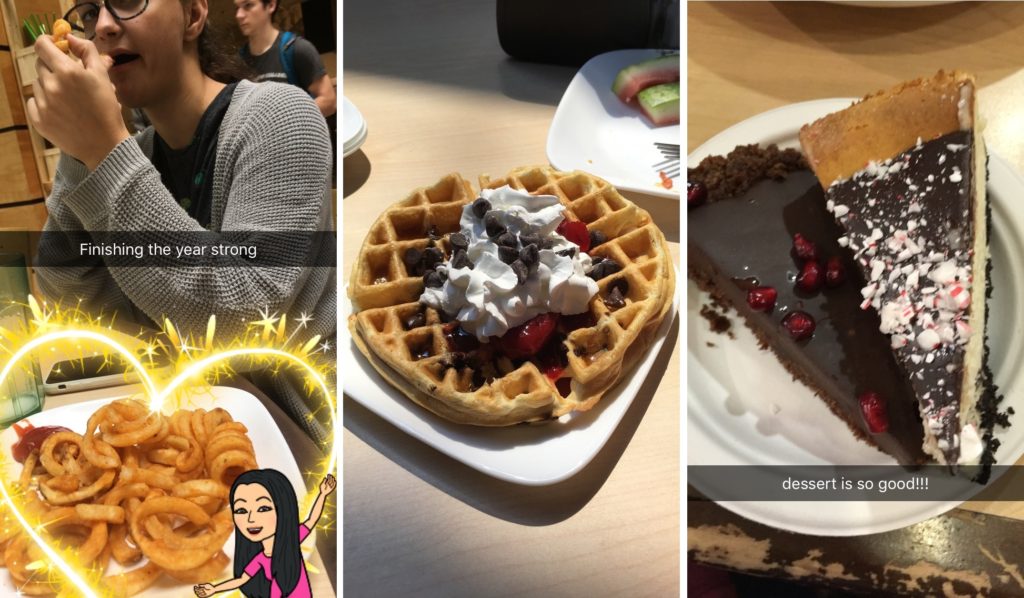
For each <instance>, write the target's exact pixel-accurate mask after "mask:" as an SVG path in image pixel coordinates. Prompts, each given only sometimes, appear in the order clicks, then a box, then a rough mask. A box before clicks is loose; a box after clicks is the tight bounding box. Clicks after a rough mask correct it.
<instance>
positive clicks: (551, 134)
mask: <svg viewBox="0 0 1024 598" xmlns="http://www.w3.org/2000/svg"><path fill="white" fill-rule="evenodd" d="M673 52H674V50H673ZM663 53H665V51H662V50H617V51H615V52H608V53H606V54H601V55H600V56H595V57H594V58H591V59H590V60H589V61H587V63H586V64H584V65H583V68H581V69H580V70H579V72H578V73H576V76H575V77H573V79H572V82H570V83H569V87H568V88H566V90H565V94H564V95H563V96H562V101H561V102H559V103H558V109H557V110H556V111H555V117H554V119H552V121H551V128H550V129H549V130H548V146H547V153H548V160H549V161H550V162H551V165H552V166H554V167H555V168H557V169H558V170H583V171H586V172H591V173H593V174H595V175H597V176H599V177H601V178H603V179H605V180H607V181H608V182H609V183H611V184H612V185H615V186H616V187H618V188H619V189H625V190H627V191H639V192H641V193H650V194H651V195H658V196H661V197H668V198H671V199H679V186H680V185H681V178H680V177H679V176H677V177H675V178H674V179H672V182H673V185H672V189H665V187H663V186H662V184H661V179H660V178H659V177H658V172H657V170H655V169H654V165H655V164H658V163H660V162H662V161H663V160H664V159H665V157H664V156H662V155H661V152H659V151H658V149H657V148H656V147H655V146H654V144H655V142H658V143H675V144H677V145H679V144H680V142H681V140H682V134H681V133H680V129H679V125H670V126H665V127H655V126H654V125H652V124H651V123H650V122H649V121H648V120H647V119H646V118H645V117H644V115H643V114H642V113H641V112H640V109H639V108H637V107H635V106H627V105H626V104H624V103H622V101H621V100H620V99H619V98H618V96H616V95H615V94H614V93H612V82H614V81H615V76H616V75H618V74H619V71H620V70H622V69H624V68H626V67H627V66H629V65H631V64H636V63H638V62H642V61H644V60H647V59H650V58H656V57H658V56H660V55H662V54H663ZM676 53H677V54H678V52H676ZM681 172H682V170H681V169H680V173H681Z"/></svg>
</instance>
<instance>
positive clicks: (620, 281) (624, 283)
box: [608, 278, 629, 297]
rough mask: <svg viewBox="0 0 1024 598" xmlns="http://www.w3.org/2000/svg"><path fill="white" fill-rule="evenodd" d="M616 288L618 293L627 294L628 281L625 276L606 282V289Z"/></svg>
mask: <svg viewBox="0 0 1024 598" xmlns="http://www.w3.org/2000/svg"><path fill="white" fill-rule="evenodd" d="M612 289H618V290H619V294H620V295H622V296H623V297H625V296H626V295H628V294H629V281H628V280H626V279H625V278H616V279H615V280H613V281H611V282H609V283H608V290H609V291H610V290H612Z"/></svg>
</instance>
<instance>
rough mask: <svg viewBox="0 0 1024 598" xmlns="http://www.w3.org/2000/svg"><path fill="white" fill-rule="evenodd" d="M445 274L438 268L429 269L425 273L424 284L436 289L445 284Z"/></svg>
mask: <svg viewBox="0 0 1024 598" xmlns="http://www.w3.org/2000/svg"><path fill="white" fill-rule="evenodd" d="M444 279H445V277H444V276H441V273H440V272H438V271H437V270H427V273H426V274H424V275H423V284H424V285H425V286H427V287H429V288H432V289H436V288H438V287H441V286H444Z"/></svg>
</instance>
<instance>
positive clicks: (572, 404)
mask: <svg viewBox="0 0 1024 598" xmlns="http://www.w3.org/2000/svg"><path fill="white" fill-rule="evenodd" d="M506 184H507V185H510V186H512V187H514V188H517V189H522V190H525V191H527V192H529V193H532V194H535V195H554V196H557V197H558V198H559V200H560V201H561V203H562V204H563V205H564V206H565V207H566V218H568V219H570V220H580V221H583V222H584V223H586V225H587V227H588V229H589V230H590V231H595V230H597V231H601V232H602V233H604V234H605V236H606V237H607V241H605V242H603V243H601V244H600V245H598V246H597V247H594V248H591V250H590V251H589V252H588V253H589V254H590V255H591V256H592V257H595V256H600V257H604V258H610V259H614V260H615V261H616V262H618V263H619V264H620V265H621V266H622V269H621V271H619V272H617V273H615V274H612V275H609V276H606V277H604V278H602V279H600V280H598V281H597V284H598V288H599V291H598V293H597V295H595V296H594V297H593V298H592V299H591V301H590V304H589V314H590V318H589V319H588V318H586V317H583V318H579V317H575V318H574V321H575V322H580V321H587V323H586V325H584V326H583V327H576V328H574V329H572V330H566V331H565V333H566V336H565V338H564V340H563V342H562V344H563V346H564V348H565V351H566V354H565V357H564V358H563V359H564V360H565V361H567V364H565V366H566V367H565V369H564V371H563V372H562V373H561V374H560V376H559V378H558V379H555V380H552V379H550V378H549V377H548V376H547V375H545V374H544V373H543V372H542V371H541V370H540V369H539V368H538V367H537V365H535V364H534V363H532V362H530V361H521V360H511V359H509V358H508V357H506V356H504V355H502V354H501V352H500V351H499V350H497V349H496V347H495V345H496V343H493V342H492V343H485V344H482V345H481V346H480V349H479V350H476V351H474V352H472V353H470V354H469V355H464V354H460V353H452V352H450V351H449V349H448V343H447V341H446V339H445V324H446V322H445V319H446V316H445V315H444V314H443V313H440V312H437V311H436V310H434V309H432V308H428V307H424V306H421V305H420V303H419V297H420V295H421V294H422V292H423V288H424V286H423V279H422V277H421V276H417V275H413V274H410V273H409V272H408V271H407V269H406V266H405V264H404V263H403V260H402V256H403V255H404V254H405V251H406V250H407V249H409V248H410V247H414V248H417V249H419V250H423V249H425V248H426V247H427V246H428V244H429V243H430V239H429V235H430V234H433V235H434V237H435V238H438V239H439V240H438V241H437V246H438V247H440V248H441V250H442V251H443V252H444V254H445V259H446V260H447V259H448V258H449V257H450V255H451V247H450V246H449V245H448V241H447V235H448V234H449V233H452V232H458V231H459V228H460V227H459V219H460V217H461V215H462V210H463V207H464V206H465V205H466V204H467V203H470V202H472V201H473V200H474V199H475V198H476V197H477V193H476V191H474V190H473V188H472V186H471V185H470V184H469V183H468V182H467V181H466V180H465V179H463V178H462V177H461V176H460V175H458V174H449V175H447V176H445V177H444V178H442V179H441V180H440V181H438V182H437V183H435V184H434V185H432V186H430V187H423V188H420V189H417V190H415V191H413V192H412V193H411V194H410V195H409V196H408V197H406V198H405V199H403V200H401V201H399V202H398V203H396V204H394V205H393V206H391V207H390V208H388V209H387V210H386V211H385V212H384V213H383V214H382V215H381V216H380V218H378V219H377V221H376V222H375V223H374V224H373V226H372V227H371V228H370V232H369V234H368V235H367V237H366V239H365V240H364V242H363V246H362V248H361V249H360V252H359V258H358V260H357V263H356V265H355V267H354V269H353V272H352V277H351V281H350V284H349V296H350V297H351V299H352V302H353V304H354V307H355V309H356V310H357V313H355V314H354V315H353V316H352V317H351V318H350V319H349V327H350V328H351V330H352V337H353V340H354V342H355V343H356V346H357V347H358V348H359V350H360V351H361V352H362V353H363V354H364V355H365V356H366V357H367V359H368V360H369V361H370V363H371V364H372V365H373V366H374V368H375V369H377V371H378V372H380V374H381V375H382V376H383V377H384V378H385V379H386V380H388V382H389V383H391V384H392V385H394V386H395V387H396V388H398V389H399V390H401V391H402V392H403V394H405V395H406V396H408V397H409V398H410V399H412V400H413V401H415V402H416V403H418V404H419V405H421V406H423V407H425V408H427V409H429V410H431V411H433V412H434V413H436V414H438V415H440V416H442V417H444V418H446V419H449V420H451V421H454V422H458V423H466V424H475V425H482V426H504V425H511V424H516V423H521V422H528V421H538V420H545V419H549V418H553V417H559V416H561V415H564V414H566V413H569V412H572V411H577V410H579V411H583V410H587V409H590V408H591V407H593V406H594V405H595V404H596V403H597V402H598V401H599V400H600V398H601V397H602V396H603V395H604V394H605V393H606V392H608V390H609V389H611V388H612V387H613V386H614V385H615V383H616V382H617V381H618V380H619V379H620V377H621V376H622V373H623V372H624V371H626V370H627V369H629V367H630V366H632V365H633V364H634V363H635V362H636V361H637V360H638V359H639V358H640V357H641V356H642V355H643V353H644V352H645V350H646V349H647V348H648V347H649V346H650V344H651V341H652V340H653V338H654V336H655V334H656V332H657V330H658V327H659V326H660V324H661V322H662V321H663V320H664V317H665V315H666V314H667V313H668V311H669V309H670V308H671V304H672V296H673V292H674V288H675V271H674V268H673V267H672V263H671V258H670V254H669V250H668V246H667V244H666V242H665V238H664V235H662V233H661V231H660V230H659V229H658V228H657V227H656V226H655V225H654V223H653V222H652V220H651V217H650V215H649V214H648V213H647V212H645V211H644V210H641V209H639V208H638V207H637V206H636V205H634V204H633V203H631V202H630V201H628V200H626V199H625V198H623V197H622V196H621V195H620V194H619V193H618V192H617V191H616V190H615V188H614V187H612V186H611V185H610V184H608V183H607V182H606V181H604V180H602V179H599V178H597V177H595V176H593V175H590V174H587V173H583V172H579V171H577V172H568V173H566V172H558V171H555V170H553V169H551V168H548V167H525V168H518V169H516V170H513V171H512V172H511V173H509V174H508V175H507V176H505V177H503V178H500V179H490V178H489V177H487V176H483V177H481V179H480V186H481V188H498V187H501V186H503V185H506ZM618 279H625V280H626V281H628V283H629V290H628V292H627V293H626V296H625V305H624V306H622V307H619V308H618V309H615V310H612V309H611V308H609V307H608V306H607V305H606V304H605V302H604V301H603V298H604V297H605V295H606V293H607V292H608V290H609V285H610V284H612V283H613V282H616V281H617V280H618ZM421 311H422V313H423V314H424V318H423V321H422V322H420V324H422V325H415V326H413V327H412V328H409V327H408V326H407V323H408V322H409V320H410V318H412V317H413V316H415V314H417V312H421ZM562 320H563V322H564V321H565V320H566V318H563V319H562ZM588 320H589V321H588ZM563 363H564V362H563Z"/></svg>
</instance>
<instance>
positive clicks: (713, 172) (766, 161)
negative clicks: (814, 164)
mask: <svg viewBox="0 0 1024 598" xmlns="http://www.w3.org/2000/svg"><path fill="white" fill-rule="evenodd" d="M805 168H807V163H806V161H804V157H803V155H802V154H801V153H800V152H799V151H798V150H795V149H792V148H790V149H784V150H780V149H779V148H778V146H777V145H775V144H772V145H769V146H768V147H761V146H759V145H757V144H756V143H755V144H750V145H739V146H737V147H736V149H734V150H733V151H731V152H729V154H728V155H727V156H725V157H723V156H708V157H707V158H704V159H703V160H701V162H700V164H698V165H697V168H688V169H687V170H686V180H687V181H699V182H701V183H703V184H704V186H705V187H707V190H708V201H717V200H719V199H726V198H729V197H735V196H737V195H740V194H741V193H743V192H744V191H746V190H747V189H749V188H750V187H751V186H753V185H754V183H756V182H757V181H759V180H761V179H764V178H771V179H775V180H781V179H784V178H786V175H787V174H788V173H790V172H792V171H794V170H802V169H805Z"/></svg>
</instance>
